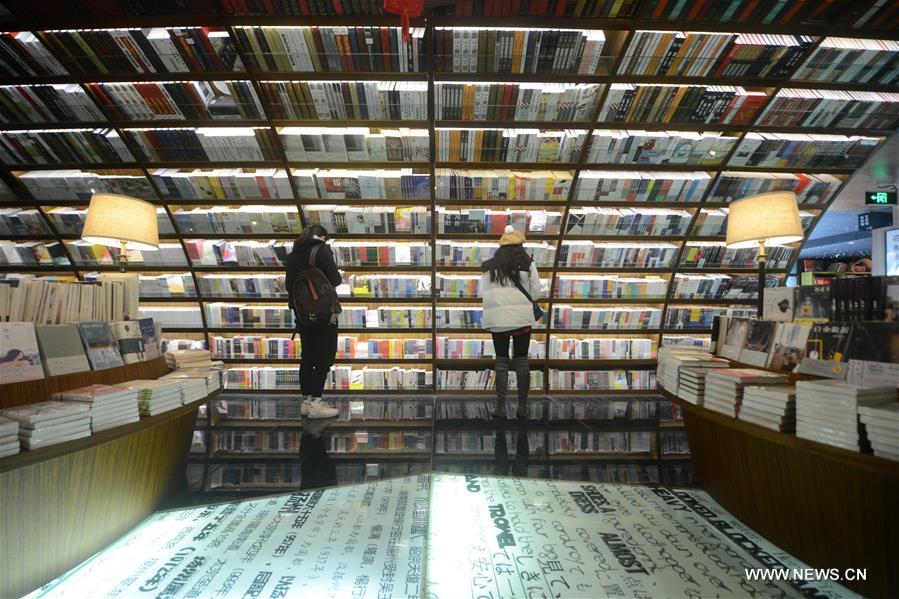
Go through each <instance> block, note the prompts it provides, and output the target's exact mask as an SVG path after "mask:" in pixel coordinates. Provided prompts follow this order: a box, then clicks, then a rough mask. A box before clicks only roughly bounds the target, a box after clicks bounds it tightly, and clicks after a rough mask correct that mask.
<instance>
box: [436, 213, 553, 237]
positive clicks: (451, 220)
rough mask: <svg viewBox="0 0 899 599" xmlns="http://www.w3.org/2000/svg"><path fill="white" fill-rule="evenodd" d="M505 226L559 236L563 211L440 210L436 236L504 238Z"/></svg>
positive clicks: (527, 231) (538, 233)
mask: <svg viewBox="0 0 899 599" xmlns="http://www.w3.org/2000/svg"><path fill="white" fill-rule="evenodd" d="M506 225H511V226H512V227H513V228H514V229H515V230H516V231H522V232H526V233H533V234H537V235H558V234H559V232H560V230H561V225H562V212H561V211H557V210H515V209H508V208H507V209H505V210H492V209H490V208H461V209H459V210H454V209H451V208H444V207H442V206H438V207H437V233H438V234H440V233H458V234H465V233H478V234H481V233H484V234H487V235H502V234H503V230H504V229H505V227H506Z"/></svg>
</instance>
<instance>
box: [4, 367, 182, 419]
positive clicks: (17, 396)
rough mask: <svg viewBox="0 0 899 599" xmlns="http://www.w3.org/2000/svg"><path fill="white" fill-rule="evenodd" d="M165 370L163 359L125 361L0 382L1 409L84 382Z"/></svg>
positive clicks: (154, 375)
mask: <svg viewBox="0 0 899 599" xmlns="http://www.w3.org/2000/svg"><path fill="white" fill-rule="evenodd" d="M166 372H168V367H167V366H166V365H165V358H162V357H160V358H156V359H155V360H147V361H145V362H136V363H134V364H126V365H124V366H119V367H117V368H107V369H105V370H86V371H84V372H76V373H73V374H63V375H60V376H51V377H47V378H45V379H40V380H37V381H24V382H21V383H9V384H8V385H0V408H12V407H14V406H21V405H25V404H30V403H38V402H41V401H47V400H49V399H51V396H52V395H53V394H54V393H56V392H57V391H67V390H69V389H77V388H78V387H84V386H86V385H93V384H95V383H103V384H105V385H112V384H115V383H124V382H125V381H133V380H134V379H158V378H159V377H161V376H162V375H164V374H165V373H166Z"/></svg>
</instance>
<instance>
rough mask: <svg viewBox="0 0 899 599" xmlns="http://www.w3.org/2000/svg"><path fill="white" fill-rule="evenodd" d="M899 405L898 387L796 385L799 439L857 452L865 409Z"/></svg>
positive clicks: (839, 383) (823, 383) (822, 382)
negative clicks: (893, 403)
mask: <svg viewBox="0 0 899 599" xmlns="http://www.w3.org/2000/svg"><path fill="white" fill-rule="evenodd" d="M887 401H896V388H895V387H870V388H867V389H865V388H861V387H853V386H851V385H849V383H847V382H846V381H838V380H816V381H798V382H797V383H796V436H797V437H800V438H802V439H809V440H811V441H817V442H818V443H826V444H827V445H833V446H834V447H842V448H843V449H850V450H852V451H858V450H859V448H860V436H859V432H860V431H859V424H858V415H859V411H860V408H861V407H862V406H876V405H877V404H882V403H884V402H887Z"/></svg>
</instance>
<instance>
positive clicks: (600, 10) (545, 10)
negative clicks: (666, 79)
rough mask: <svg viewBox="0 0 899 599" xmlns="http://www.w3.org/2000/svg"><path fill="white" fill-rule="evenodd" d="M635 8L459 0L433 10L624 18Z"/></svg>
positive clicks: (605, 1) (594, 2) (618, 1)
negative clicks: (511, 3)
mask: <svg viewBox="0 0 899 599" xmlns="http://www.w3.org/2000/svg"><path fill="white" fill-rule="evenodd" d="M636 6H637V1H636V0H623V1H622V0H589V1H588V2H585V3H584V4H583V5H581V4H577V5H572V4H570V3H566V2H562V1H561V0H534V1H533V2H522V3H521V4H520V5H518V4H515V5H508V6H507V5H506V4H505V3H503V2H497V1H496V0H462V1H461V2H454V3H453V4H447V5H443V6H440V7H437V10H438V14H441V15H446V16H457V17H475V16H476V17H480V16H484V17H488V16H489V17H507V16H508V17H511V16H535V17H540V16H552V15H555V16H560V17H604V18H615V17H622V18H624V17H628V16H630V15H631V14H632V13H633V11H634V8H636Z"/></svg>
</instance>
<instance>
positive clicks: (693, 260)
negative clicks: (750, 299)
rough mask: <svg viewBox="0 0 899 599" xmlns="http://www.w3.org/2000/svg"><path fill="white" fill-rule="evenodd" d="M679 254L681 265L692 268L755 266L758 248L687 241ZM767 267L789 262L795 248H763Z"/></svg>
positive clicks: (779, 265)
mask: <svg viewBox="0 0 899 599" xmlns="http://www.w3.org/2000/svg"><path fill="white" fill-rule="evenodd" d="M685 246H686V248H685V250H684V253H683V254H682V255H681V266H688V267H693V268H725V267H729V268H756V267H757V265H758V248H739V249H734V248H729V247H727V245H726V244H725V242H723V241H688V242H686V244H685ZM765 250H766V253H767V264H768V268H772V269H780V268H785V267H786V265H787V264H789V262H790V259H791V258H792V256H793V253H794V252H796V248H793V247H790V246H778V245H771V246H767V247H766V248H765Z"/></svg>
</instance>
